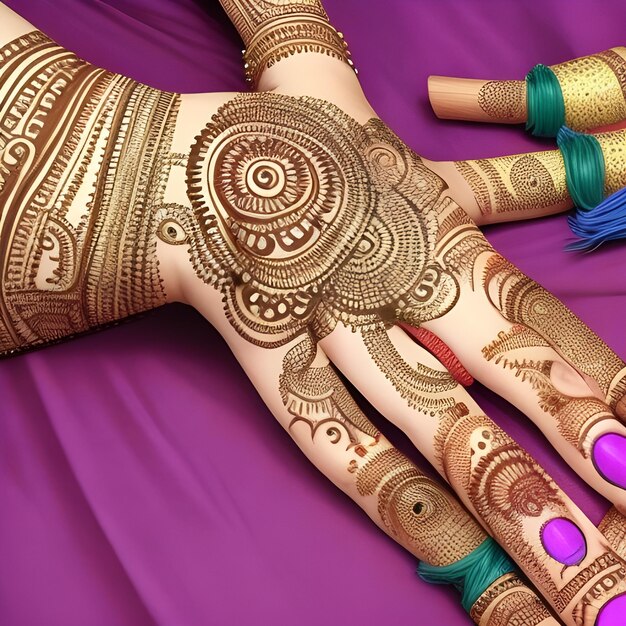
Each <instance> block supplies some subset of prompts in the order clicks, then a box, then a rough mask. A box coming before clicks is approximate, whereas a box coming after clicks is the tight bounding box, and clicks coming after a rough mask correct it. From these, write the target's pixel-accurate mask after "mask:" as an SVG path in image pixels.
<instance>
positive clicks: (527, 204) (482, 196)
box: [454, 150, 569, 215]
mask: <svg viewBox="0 0 626 626" xmlns="http://www.w3.org/2000/svg"><path fill="white" fill-rule="evenodd" d="M454 165H455V167H456V169H457V170H458V171H459V172H460V174H461V175H462V176H463V178H465V180H466V181H467V183H468V184H469V186H470V187H471V189H472V192H473V193H474V197H475V198H476V202H477V203H478V207H479V209H480V212H481V213H482V214H483V215H489V214H491V213H494V212H495V213H507V212H517V211H530V210H534V209H540V208H544V207H552V206H556V205H560V204H563V203H566V202H567V201H568V199H569V193H568V191H567V184H566V178H565V165H564V164H563V158H562V157H561V154H560V152H559V151H558V150H552V151H546V152H535V153H532V154H522V155H515V156H502V157H496V158H493V159H478V160H476V161H455V163H454Z"/></svg>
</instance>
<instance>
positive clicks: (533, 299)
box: [483, 254, 626, 408]
mask: <svg viewBox="0 0 626 626" xmlns="http://www.w3.org/2000/svg"><path fill="white" fill-rule="evenodd" d="M483 287H484V289H485V291H486V293H487V295H488V297H489V299H490V301H491V302H492V304H493V305H494V306H495V307H496V308H497V309H498V310H499V311H500V312H501V313H502V315H504V317H505V318H506V319H507V320H509V321H510V322H512V323H517V324H524V325H526V326H529V327H530V328H532V329H533V330H535V331H536V332H537V333H538V334H539V335H541V336H542V337H543V338H544V339H545V340H546V341H547V342H548V343H549V344H550V345H551V347H552V348H553V349H554V350H556V351H557V352H558V353H560V354H563V355H564V356H565V357H566V358H567V359H568V360H569V361H570V362H571V363H573V364H574V366H575V367H576V368H577V369H579V370H580V371H582V372H584V373H585V374H587V375H588V376H591V377H592V378H593V379H594V380H595V381H596V382H597V383H598V385H599V386H600V389H601V390H602V392H603V393H604V394H606V396H607V398H608V400H607V403H608V404H609V406H610V407H611V408H614V407H615V406H616V404H618V402H619V401H620V400H621V399H622V397H623V396H624V395H625V394H626V372H625V369H626V368H625V365H624V363H623V362H622V361H621V359H619V357H618V356H617V355H616V354H614V353H613V352H612V351H611V350H610V348H609V347H608V346H606V345H605V344H604V343H603V342H602V340H601V339H600V338H599V337H598V336H597V335H596V334H595V333H594V332H593V331H592V330H591V329H589V328H587V326H585V325H584V324H583V323H582V322H581V321H580V320H579V319H578V318H577V317H576V316H575V315H574V314H573V313H572V312H571V311H570V310H569V309H568V308H567V307H566V306H565V305H564V304H563V303H562V302H560V301H559V300H558V299H557V298H555V297H554V296H553V295H552V294H551V293H549V292H548V291H546V290H545V289H543V287H541V286H540V285H538V284H537V283H536V282H534V281H533V280H531V279H530V278H528V277H527V276H525V275H524V274H523V273H522V272H520V270H518V269H517V268H516V267H515V266H514V265H512V264H511V263H510V262H509V261H507V260H506V259H504V258H503V257H502V256H500V255H498V254H494V255H493V256H491V257H490V258H489V259H488V261H487V262H486V264H485V271H484V277H483Z"/></svg>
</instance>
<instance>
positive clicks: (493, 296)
mask: <svg viewBox="0 0 626 626" xmlns="http://www.w3.org/2000/svg"><path fill="white" fill-rule="evenodd" d="M297 60H298V58H297V57H294V58H293V60H289V59H288V60H287V61H285V64H287V63H288V62H289V63H291V64H292V65H293V64H294V63H297ZM307 62H308V61H307ZM325 62H328V63H329V64H330V63H335V62H334V61H332V60H325ZM285 66H286V65H285ZM339 67H341V68H342V70H341V71H343V68H344V67H345V66H338V68H339ZM292 69H293V68H292ZM345 69H347V68H345ZM276 70H278V67H276ZM338 71H339V69H338ZM294 74H297V72H292V75H294ZM326 75H328V72H326ZM300 87H301V86H300V85H297V86H296V85H294V82H289V81H288V82H287V85H286V87H285V89H284V91H285V92H287V93H286V94H281V93H279V91H281V89H280V88H279V89H276V90H274V93H261V94H249V95H239V96H237V97H236V98H234V99H233V100H231V101H228V102H226V104H225V105H223V106H222V107H221V108H220V110H219V111H218V112H217V114H216V115H215V116H214V117H213V119H212V121H211V122H209V123H208V124H207V126H206V128H205V129H204V130H203V132H202V134H201V135H200V136H199V137H198V139H197V141H196V142H195V144H194V146H193V147H192V150H191V155H190V159H189V162H188V165H187V174H188V184H189V197H190V199H191V201H192V207H190V208H192V209H193V210H192V211H190V210H189V209H187V210H184V209H181V208H177V209H176V210H175V211H174V212H173V213H172V215H171V219H173V220H177V221H178V223H179V224H180V226H181V228H182V230H181V234H180V237H179V239H180V242H181V243H185V245H189V252H190V256H191V263H187V265H182V266H181V267H180V271H181V273H182V276H183V278H182V281H183V283H184V289H183V291H184V294H185V296H184V299H185V300H186V301H188V302H189V303H191V304H192V305H193V306H195V307H196V308H198V309H199V310H200V311H201V312H203V314H205V316H206V317H207V318H208V319H210V320H211V321H212V322H213V323H214V324H215V325H216V326H217V327H218V328H219V329H220V331H221V332H222V333H223V334H224V336H225V337H226V339H227V340H228V341H229V343H230V345H231V347H232V348H233V349H234V351H235V353H236V355H237V357H238V359H239V360H240V362H241V363H242V365H243V367H244V368H245V369H246V371H247V372H248V374H249V375H250V377H251V379H252V381H253V382H254V384H255V385H256V386H257V388H258V389H259V391H260V393H261V395H262V396H263V397H264V399H265V400H266V402H267V403H268V405H269V406H270V408H271V409H272V411H273V412H274V414H275V415H276V416H277V418H278V419H279V420H280V421H281V423H282V424H283V425H284V426H285V428H287V429H288V430H289V432H290V434H291V435H292V436H293V437H294V439H295V440H296V442H297V443H298V445H300V447H302V448H303V450H304V451H305V453H307V455H308V456H309V458H311V459H312V460H313V461H314V462H315V463H316V465H318V467H320V468H321V469H322V470H323V471H324V473H325V474H326V475H328V476H329V477H330V478H331V479H332V480H333V481H334V482H335V483H336V484H338V485H339V486H340V487H341V488H342V489H343V490H344V491H346V492H347V493H350V494H352V496H353V497H354V498H355V500H358V498H359V496H360V498H361V499H362V498H363V495H364V494H363V493H359V492H358V484H359V481H358V472H359V469H360V468H361V467H364V466H365V463H366V460H367V459H366V455H367V451H368V447H373V446H374V445H375V441H372V438H373V439H375V438H376V433H375V432H370V433H369V437H370V438H363V440H362V441H363V442H366V443H367V445H366V446H364V445H363V444H362V443H361V446H354V445H352V446H350V445H349V442H351V443H352V444H355V443H356V442H357V441H359V440H358V439H357V438H356V437H357V434H358V433H359V430H360V431H361V432H365V433H367V430H364V426H363V424H361V426H360V428H355V425H356V424H358V423H359V421H358V419H357V418H356V417H352V418H349V417H347V416H350V414H351V411H347V410H345V409H343V410H341V406H342V402H343V401H340V400H339V399H338V398H345V397H346V394H347V392H346V391H345V389H343V387H341V386H340V383H339V381H338V379H336V378H335V377H334V376H333V377H332V378H330V372H331V371H332V370H330V369H329V366H328V365H327V363H328V360H330V361H331V362H332V363H333V364H334V365H335V366H337V367H338V368H339V369H340V370H341V371H342V372H343V373H344V374H345V375H346V376H347V377H348V378H349V379H350V380H351V381H352V382H353V383H354V384H355V385H356V386H357V388H359V389H360V390H361V391H362V393H363V394H364V395H365V396H366V397H367V398H368V399H369V400H370V401H371V402H372V403H373V404H374V405H375V406H376V407H377V408H378V409H379V410H381V412H382V413H383V414H385V415H386V416H387V417H388V418H389V419H390V420H392V421H393V422H394V423H395V424H397V425H398V426H400V427H401V428H402V429H403V430H404V431H405V432H406V433H407V434H408V435H409V437H410V438H411V439H412V440H413V441H414V442H415V443H416V445H417V446H418V447H419V448H420V450H421V451H422V452H423V453H424V454H425V455H426V456H427V458H429V460H431V462H432V463H433V464H434V465H435V467H437V469H438V470H439V471H440V472H441V473H442V475H443V476H444V477H445V478H446V479H447V480H448V481H449V482H450V483H451V484H452V486H453V487H454V488H455V490H456V491H457V493H458V494H459V496H460V497H461V498H462V499H463V501H464V503H465V504H466V505H467V506H468V507H469V508H470V510H471V511H472V512H473V513H474V514H475V515H476V516H477V517H478V519H480V520H481V521H482V522H483V524H485V526H486V527H487V528H488V529H489V531H490V532H491V533H492V534H493V535H494V536H495V537H496V538H497V539H498V540H499V541H500V542H501V543H502V544H503V545H504V546H506V548H507V550H508V551H509V552H510V553H511V554H512V555H513V556H514V558H516V560H517V561H518V563H520V565H521V566H522V567H523V569H524V570H525V572H526V573H527V574H528V575H529V576H530V577H531V580H533V582H535V584H537V586H538V587H539V589H540V590H541V591H542V593H543V594H544V595H545V596H546V597H547V599H548V600H549V601H550V602H551V603H552V604H553V606H555V607H556V608H557V610H558V611H559V613H560V614H561V616H562V618H563V619H565V620H566V621H571V620H573V619H574V617H573V615H575V614H577V613H578V612H579V611H583V610H584V611H586V612H588V611H592V610H593V609H592V608H591V606H597V605H598V603H600V604H601V603H602V602H604V601H606V599H608V597H609V596H605V597H604V600H603V599H602V597H600V596H598V597H595V596H594V597H591V596H585V597H584V599H583V600H581V601H580V602H582V604H580V602H578V604H577V606H570V602H571V598H570V597H569V596H568V595H567V594H569V593H572V589H574V588H576V589H580V590H582V589H583V587H585V586H586V584H587V583H586V582H583V580H584V581H586V580H588V578H587V577H588V575H589V574H590V572H591V571H592V570H589V569H588V568H589V567H590V566H591V563H593V562H596V565H594V566H593V568H595V567H597V563H603V564H607V565H608V562H609V561H611V559H615V557H614V556H611V554H612V553H611V552H610V551H606V543H605V541H604V539H603V538H602V536H601V535H599V534H598V533H597V531H596V530H595V528H593V526H592V525H591V524H589V522H588V521H587V520H586V519H584V517H583V516H582V514H581V513H580V511H578V509H577V508H576V507H575V505H573V503H572V502H571V501H570V500H569V499H568V498H567V497H566V496H565V495H564V494H563V493H562V492H561V491H560V490H559V489H558V487H557V486H556V485H555V484H554V482H553V481H552V480H551V479H550V478H549V477H548V476H547V475H546V474H545V472H544V471H543V470H542V469H541V468H540V467H539V466H538V465H537V464H536V463H535V462H534V461H533V460H532V459H531V458H530V457H529V456H528V455H527V454H526V453H524V452H523V451H522V450H521V449H520V448H519V447H518V446H516V444H515V443H514V442H513V441H512V440H511V439H510V438H509V437H508V436H507V435H506V434H505V433H503V432H502V431H501V430H499V429H498V428H497V427H496V426H495V424H493V423H492V422H491V421H490V420H488V418H486V417H485V416H484V415H482V412H481V410H480V408H479V407H478V406H477V405H476V404H475V403H474V402H473V400H472V399H471V397H470V396H469V395H468V394H467V393H466V392H465V391H464V389H463V388H462V387H461V386H460V385H458V384H457V382H456V381H455V380H454V378H453V377H452V376H451V375H449V374H448V373H446V372H445V370H444V368H443V367H442V366H441V365H440V364H439V363H438V362H437V361H436V360H435V359H434V358H433V357H432V355H430V354H429V353H428V352H427V351H426V350H423V349H421V348H419V347H418V346H416V345H415V344H414V343H412V342H411V340H410V339H409V338H408V337H407V336H406V335H404V334H403V333H402V332H401V331H400V330H399V329H398V328H397V327H396V326H394V324H396V323H398V322H402V323H405V324H409V325H411V326H421V327H425V328H428V329H430V330H432V331H433V332H435V333H436V334H437V335H438V336H439V337H441V338H442V339H443V340H444V341H445V342H446V343H447V344H448V346H450V347H451V348H452V350H453V351H454V352H455V353H456V354H457V356H458V357H459V358H460V360H461V362H462V363H463V364H464V365H465V367H467V368H468V370H469V371H470V373H472V374H473V375H474V376H475V377H476V378H478V379H479V380H481V381H482V382H484V383H485V384H486V385H488V386H490V387H491V388H493V389H495V390H497V391H498V392H499V393H501V395H503V396H504V397H506V398H507V399H509V400H511V401H512V402H514V403H515V404H516V405H517V406H519V407H520V408H522V409H523V410H525V412H526V413H527V414H528V415H529V416H530V417H532V418H533V419H535V420H536V421H537V422H538V423H539V424H540V425H541V426H542V428H543V429H544V432H546V434H547V436H548V437H549V438H550V440H551V441H552V442H553V443H554V445H555V447H557V449H559V450H560V451H561V453H562V454H563V455H564V456H565V457H566V458H567V459H568V461H569V462H570V463H571V464H572V465H573V466H574V467H575V468H576V469H577V471H578V472H579V473H580V474H581V475H583V476H584V477H585V478H586V479H587V480H588V481H589V482H590V483H591V484H593V486H594V487H595V488H597V489H598V490H599V491H601V492H602V493H604V494H605V495H607V496H608V497H609V498H611V499H612V500H613V501H614V502H615V503H616V504H618V505H619V506H622V507H623V503H624V492H623V489H622V488H620V487H619V486H617V485H615V484H613V482H614V481H611V480H607V479H606V478H605V477H604V476H603V475H602V474H601V473H600V472H599V471H598V470H599V469H602V466H601V462H597V461H596V462H595V464H594V455H595V456H596V457H599V456H600V454H599V452H598V451H599V450H600V449H601V448H604V447H606V445H605V444H607V441H608V443H610V444H612V443H614V442H615V441H618V442H619V441H621V437H622V436H623V433H624V432H626V431H625V430H624V427H623V426H622V424H621V423H620V422H619V421H618V420H617V419H616V418H615V415H614V412H613V410H612V408H611V405H610V404H609V403H608V402H607V400H608V401H609V402H610V403H611V404H612V406H613V407H616V406H618V405H619V401H620V400H621V397H622V395H623V387H622V385H623V383H622V382H621V381H622V378H623V375H624V366H623V364H622V363H621V362H620V361H619V360H618V359H617V357H615V356H614V355H612V353H611V352H610V351H609V350H608V348H606V347H605V346H604V345H603V344H602V343H601V342H600V340H599V339H598V338H597V337H595V336H594V335H593V334H592V333H591V332H590V331H588V330H587V329H586V328H585V327H584V326H583V325H582V324H581V323H580V322H578V320H576V318H574V316H573V315H572V314H571V313H569V312H568V311H567V310H566V309H565V308H564V307H563V305H561V304H560V303H558V301H556V300H555V299H554V298H553V297H552V296H550V295H549V294H547V293H546V292H545V291H543V290H542V289H541V288H540V287H539V286H538V285H536V284H534V283H533V282H532V281H530V280H529V279H528V278H526V277H524V276H523V275H522V274H521V273H520V272H519V271H517V270H516V269H515V268H514V267H512V266H511V265H510V264H509V263H507V262H506V261H505V260H504V259H503V258H502V257H500V256H499V255H498V254H497V253H496V252H495V251H494V250H493V249H492V248H491V247H490V246H489V244H488V243H487V242H486V240H485V239H484V238H483V236H482V235H481V233H480V232H479V231H478V229H477V228H476V226H475V225H474V224H473V223H472V220H471V219H470V218H469V217H468V216H467V214H466V213H465V212H464V211H463V210H462V209H460V208H459V207H458V206H457V205H456V203H455V202H454V201H453V200H452V199H451V198H450V197H449V196H448V195H447V193H446V185H445V183H444V182H443V181H442V180H441V179H440V178H439V177H438V176H436V175H435V174H434V173H433V172H432V171H431V170H430V169H429V168H428V167H427V166H426V165H425V164H424V162H423V161H422V160H421V159H420V158H419V157H418V156H417V155H416V154H415V153H413V152H412V151H411V150H410V149H409V148H408V147H407V146H406V145H404V144H403V143H402V141H401V140H400V139H399V138H398V137H397V136H395V135H394V134H393V133H392V132H391V131H390V130H389V129H388V127H386V126H385V125H384V123H382V122H381V121H380V120H379V119H378V118H376V117H373V118H371V119H370V120H369V121H367V122H365V123H363V122H360V121H359V120H358V118H359V117H360V116H361V115H362V111H364V110H366V106H367V105H366V102H364V101H363V99H362V96H361V95H360V90H359V91H358V92H357V91H355V93H354V102H355V106H354V108H351V107H350V106H349V105H348V104H346V102H347V100H344V101H342V108H339V107H338V106H337V105H336V104H332V103H329V100H330V99H331V97H332V94H329V93H328V92H326V91H324V93H323V95H324V97H325V98H324V99H319V98H315V97H311V95H312V94H314V93H317V92H316V87H315V85H313V86H311V87H309V88H308V89H307V90H305V91H304V93H305V94H306V95H305V96H303V97H294V95H293V94H294V91H296V90H297V89H299V88H300ZM287 94H288V95H287ZM268 137H270V138H271V140H268ZM283 194H284V195H283ZM285 198H286V199H285ZM294 204H295V206H296V207H297V209H298V210H297V211H294V210H293V208H292V207H293V206H294ZM192 213H193V217H192ZM276 214H280V218H281V221H278V220H277V219H276ZM172 243H175V242H172ZM191 268H193V272H192V271H191ZM207 285H210V286H208V287H207ZM222 301H223V303H222ZM559 318H561V319H563V320H564V321H563V323H562V324H555V323H554V321H555V319H557V320H558V319H559ZM572 325H573V327H574V328H575V329H576V330H575V331H574V332H572V330H571V329H572ZM581 346H582V347H581ZM592 351H593V352H594V353H595V354H596V355H599V358H602V359H603V360H604V361H603V362H604V366H603V367H598V366H597V364H596V363H595V362H594V361H595V360H594V361H590V360H589V359H588V356H589V354H590V353H591V352H592ZM414 363H417V365H416V366H415V365H413V364H414ZM605 371H609V372H610V374H609V375H606V374H603V373H602V372H605ZM593 376H595V377H596V378H597V380H596V379H594V378H593ZM355 415H356V414H355ZM318 417H321V418H322V419H317V418H318ZM329 422H330V423H332V425H333V428H327V427H326V426H327V425H328V423H329ZM355 423H356V424H355ZM321 424H324V425H325V427H324V429H322V428H319V426H321ZM607 433H610V434H607ZM361 436H363V435H361ZM342 442H345V444H346V445H341V444H342ZM597 442H602V443H601V444H599V443H597ZM618 445H619V444H618ZM596 447H597V450H596ZM333 450H334V452H335V454H331V451H333ZM340 450H345V452H342V453H341V454H339V451H340ZM364 451H365V452H364ZM600 451H601V450H600ZM370 453H372V451H371V450H370ZM361 454H362V456H361ZM596 466H597V467H596ZM618 471H619V470H618ZM604 472H605V473H608V470H607V468H606V466H605V468H604ZM355 474H356V476H357V480H356V486H355V480H354V475H355ZM618 479H619V477H618ZM364 506H365V505H364ZM562 518H566V519H567V520H570V521H571V522H573V523H574V524H575V525H576V526H577V527H578V529H579V530H580V531H581V533H582V535H581V536H584V538H585V544H586V552H585V556H584V557H583V558H582V560H581V561H578V560H577V561H576V562H575V563H574V562H564V561H563V560H561V561H559V560H558V558H555V554H556V551H555V550H554V548H553V547H552V546H550V542H549V540H547V539H545V541H544V543H543V544H542V541H541V539H542V538H545V537H547V533H549V531H547V530H546V528H550V527H551V522H552V521H553V520H561V519H562ZM558 523H559V522H554V524H558ZM574 532H578V531H574ZM544 544H545V545H544ZM581 545H582V544H581ZM581 549H582V548H581ZM546 550H547V551H548V553H547V554H546ZM550 550H552V553H551V552H550ZM550 555H551V556H550ZM579 556H580V555H579ZM559 558H561V559H565V561H567V560H568V559H571V558H573V557H572V556H571V554H570V555H569V556H567V557H563V556H561V557H559ZM597 559H599V561H597ZM607 559H608V561H607ZM614 562H615V563H618V561H614ZM559 563H560V564H559ZM602 567H604V565H603V566H602ZM609 567H610V566H609ZM593 568H592V569H593ZM620 576H621V575H620ZM570 583H571V584H570ZM577 585H580V587H577ZM616 585H617V587H618V588H620V589H621V585H622V583H621V582H619V581H616ZM609 595H610V594H609ZM575 604H576V603H575ZM596 614H597V613H596Z"/></svg>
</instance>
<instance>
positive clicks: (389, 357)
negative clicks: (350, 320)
mask: <svg viewBox="0 0 626 626" xmlns="http://www.w3.org/2000/svg"><path fill="white" fill-rule="evenodd" d="M362 336H363V342H364V344H365V347H366V348H367V351H368V353H369V355H370V356H371V357H372V360H373V361H374V363H376V365H377V366H378V368H379V369H380V371H381V372H382V373H383V374H384V375H385V377H386V378H387V379H388V380H389V381H390V382H391V383H392V385H393V386H394V387H395V388H396V389H397V390H398V392H399V393H400V395H401V396H402V397H403V398H404V399H405V400H406V401H407V403H408V404H409V406H411V407H413V408H416V409H419V410H421V411H424V412H428V413H429V414H430V415H431V416H435V415H440V414H441V413H443V412H444V411H445V410H446V409H448V408H449V407H452V406H453V405H454V404H455V400H454V397H453V393H452V392H453V391H454V390H455V389H456V388H457V387H458V383H457V381H456V380H455V378H454V377H453V376H452V375H451V374H450V373H449V372H447V371H442V370H435V369H433V368H431V367H428V366H426V365H424V364H422V363H416V364H415V365H409V364H408V363H406V361H405V360H404V359H403V358H402V356H401V355H400V353H399V352H398V351H397V349H396V347H395V346H394V345H393V343H392V342H391V339H390V338H389V335H388V334H387V331H386V330H385V328H384V327H382V328H377V329H374V330H367V331H364V332H363V335H362Z"/></svg>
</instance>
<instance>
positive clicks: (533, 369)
mask: <svg viewBox="0 0 626 626" xmlns="http://www.w3.org/2000/svg"><path fill="white" fill-rule="evenodd" d="M546 346H547V347H549V346H548V344H547V342H546V341H545V340H544V339H543V337H541V336H540V335H538V334H537V333H535V332H534V331H533V330H531V329H530V328H528V327H524V326H522V325H520V324H517V325H515V326H514V327H513V328H512V329H511V330H510V331H508V332H506V333H505V332H503V331H502V332H500V333H498V338H497V339H496V340H495V341H493V342H492V343H491V344H489V345H488V346H486V347H485V348H483V350H482V352H483V355H484V356H485V359H486V360H487V361H491V360H494V362H495V363H499V364H501V365H502V366H503V367H504V368H506V369H509V370H511V371H513V372H514V373H515V376H516V378H520V379H521V381H522V382H529V383H530V384H531V386H532V388H533V389H534V390H535V391H536V392H537V397H538V399H539V407H540V408H541V410H542V411H545V412H546V413H548V414H549V415H551V416H552V417H554V418H555V423H556V426H557V429H558V431H559V433H560V434H561V435H562V436H563V438H564V439H565V440H566V441H567V442H568V443H570V444H571V445H573V446H574V447H576V448H577V449H578V450H579V451H580V452H581V453H582V454H583V456H584V457H585V458H589V456H590V455H591V446H592V444H593V441H592V440H591V439H589V438H588V433H589V431H590V430H591V429H592V428H593V427H594V426H595V425H596V424H599V423H600V422H602V421H604V420H607V419H611V420H612V419H613V414H612V413H611V412H610V411H609V407H608V406H607V405H606V404H605V403H604V402H601V401H600V400H598V399H597V398H595V397H592V396H590V397H587V398H575V397H572V396H568V395H566V394H564V393H562V392H560V391H559V390H558V389H557V388H556V387H555V386H554V383H553V382H552V380H551V377H550V374H551V371H552V366H553V364H554V361H551V360H532V359H527V358H525V357H523V354H524V353H523V352H522V354H521V356H520V357H519V358H521V359H522V360H521V361H520V360H519V358H515V357H514V355H513V354H511V353H514V352H515V351H517V350H524V349H526V348H532V347H546Z"/></svg>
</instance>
